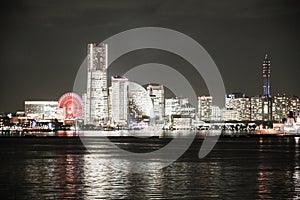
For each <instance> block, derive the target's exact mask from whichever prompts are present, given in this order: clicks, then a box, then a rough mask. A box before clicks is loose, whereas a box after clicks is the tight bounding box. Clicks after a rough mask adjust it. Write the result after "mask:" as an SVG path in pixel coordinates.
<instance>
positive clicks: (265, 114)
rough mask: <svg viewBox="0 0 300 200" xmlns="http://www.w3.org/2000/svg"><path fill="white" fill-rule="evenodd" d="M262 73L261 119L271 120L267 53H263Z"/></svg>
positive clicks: (269, 67)
mask: <svg viewBox="0 0 300 200" xmlns="http://www.w3.org/2000/svg"><path fill="white" fill-rule="evenodd" d="M262 75H263V95H262V102H263V109H262V119H263V120H264V121H271V120H272V96H271V93H270V89H271V82H270V79H271V61H270V59H269V56H268V54H266V55H265V59H264V61H263V64H262Z"/></svg>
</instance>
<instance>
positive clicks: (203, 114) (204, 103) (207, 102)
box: [198, 96, 212, 121]
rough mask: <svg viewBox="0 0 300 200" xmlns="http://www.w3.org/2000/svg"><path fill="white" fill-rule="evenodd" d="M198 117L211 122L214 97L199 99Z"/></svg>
mask: <svg viewBox="0 0 300 200" xmlns="http://www.w3.org/2000/svg"><path fill="white" fill-rule="evenodd" d="M198 115H199V118H200V120H203V121H209V120H210V119H211V117H212V96H200V97H198Z"/></svg>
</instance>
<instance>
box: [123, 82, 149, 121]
mask: <svg viewBox="0 0 300 200" xmlns="http://www.w3.org/2000/svg"><path fill="white" fill-rule="evenodd" d="M128 109H129V110H128V112H129V117H130V120H131V121H132V123H138V122H140V121H142V120H144V118H154V113H153V104H152V100H151V98H150V96H149V95H148V92H147V91H146V89H145V88H144V87H143V86H141V85H139V84H137V83H134V82H129V84H128Z"/></svg>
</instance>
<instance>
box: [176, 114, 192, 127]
mask: <svg viewBox="0 0 300 200" xmlns="http://www.w3.org/2000/svg"><path fill="white" fill-rule="evenodd" d="M171 122H172V129H173V130H190V128H191V122H192V120H191V118H190V116H185V115H172V116H171Z"/></svg>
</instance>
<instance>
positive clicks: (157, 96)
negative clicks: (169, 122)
mask: <svg viewBox="0 0 300 200" xmlns="http://www.w3.org/2000/svg"><path fill="white" fill-rule="evenodd" d="M147 92H148V95H149V96H150V97H151V100H152V104H153V112H154V117H155V119H156V120H162V119H163V117H164V115H165V110H164V109H165V94H164V86H163V85H161V84H159V85H153V84H149V85H148V86H147Z"/></svg>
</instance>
